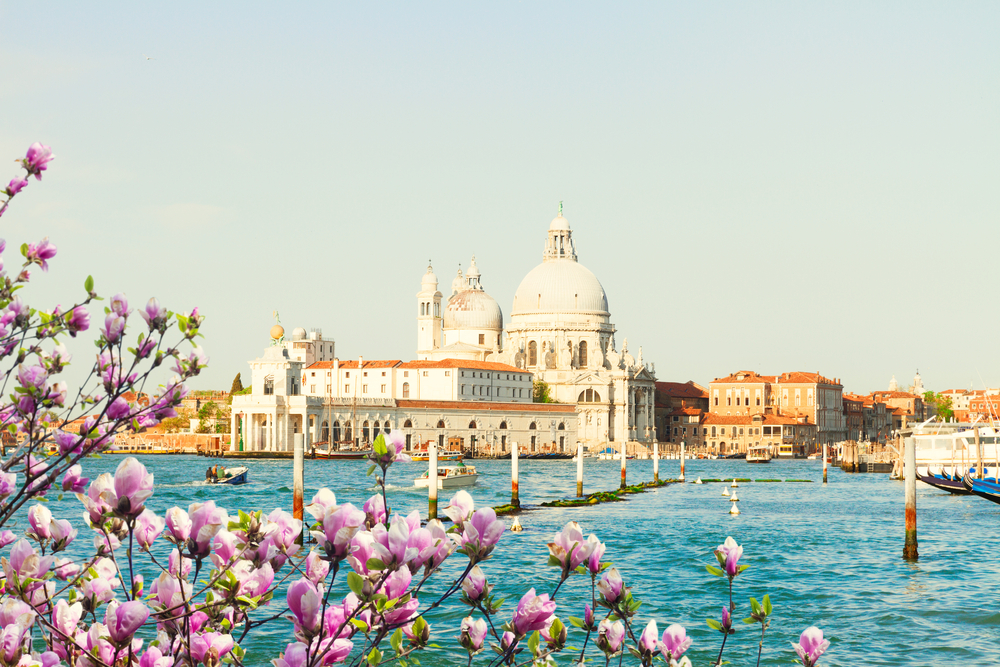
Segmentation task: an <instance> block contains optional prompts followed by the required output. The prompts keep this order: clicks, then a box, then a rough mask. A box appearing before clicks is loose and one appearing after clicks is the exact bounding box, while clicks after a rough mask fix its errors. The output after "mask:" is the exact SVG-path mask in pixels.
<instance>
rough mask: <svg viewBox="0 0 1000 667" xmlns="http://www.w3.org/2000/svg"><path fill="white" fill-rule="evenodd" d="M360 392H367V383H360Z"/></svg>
mask: <svg viewBox="0 0 1000 667" xmlns="http://www.w3.org/2000/svg"><path fill="white" fill-rule="evenodd" d="M361 393H362V394H367V393H368V385H366V384H363V385H361Z"/></svg>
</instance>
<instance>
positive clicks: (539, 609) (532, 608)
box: [511, 588, 556, 638]
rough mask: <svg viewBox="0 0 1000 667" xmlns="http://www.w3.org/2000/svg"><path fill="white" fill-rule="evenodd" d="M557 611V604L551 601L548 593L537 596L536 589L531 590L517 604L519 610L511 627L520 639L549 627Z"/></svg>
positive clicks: (516, 611) (513, 618) (513, 617)
mask: <svg viewBox="0 0 1000 667" xmlns="http://www.w3.org/2000/svg"><path fill="white" fill-rule="evenodd" d="M555 611H556V603H555V601H554V600H549V595H548V593H543V594H542V595H535V589H534V588H532V589H529V590H528V592H527V593H525V594H524V596H523V597H521V600H520V601H519V602H518V603H517V609H515V610H514V614H513V616H512V617H511V627H512V628H513V630H514V633H515V634H516V635H517V636H518V637H519V638H520V637H524V636H525V635H527V634H529V633H531V632H534V631H535V630H541V629H542V628H546V627H548V626H549V624H550V623H552V617H553V616H554V615H555Z"/></svg>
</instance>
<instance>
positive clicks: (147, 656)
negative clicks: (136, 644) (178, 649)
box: [139, 646, 174, 667]
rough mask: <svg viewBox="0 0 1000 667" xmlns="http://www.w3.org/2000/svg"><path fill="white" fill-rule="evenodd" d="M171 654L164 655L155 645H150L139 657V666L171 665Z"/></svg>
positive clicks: (162, 666) (172, 662)
mask: <svg viewBox="0 0 1000 667" xmlns="http://www.w3.org/2000/svg"><path fill="white" fill-rule="evenodd" d="M173 664H174V659H173V657H172V656H165V655H163V652H162V651H160V649H159V648H157V647H156V646H150V647H149V648H147V649H146V652H145V653H143V654H142V657H141V658H139V667H173Z"/></svg>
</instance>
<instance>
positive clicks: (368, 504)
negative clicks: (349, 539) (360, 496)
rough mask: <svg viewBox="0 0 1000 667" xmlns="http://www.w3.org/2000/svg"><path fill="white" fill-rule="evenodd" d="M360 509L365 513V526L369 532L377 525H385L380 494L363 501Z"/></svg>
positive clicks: (383, 502)
mask: <svg viewBox="0 0 1000 667" xmlns="http://www.w3.org/2000/svg"><path fill="white" fill-rule="evenodd" d="M362 509H364V511H365V517H366V519H365V525H367V526H368V529H369V530H371V529H372V528H374V527H375V526H376V525H377V524H380V523H385V517H386V512H385V500H384V499H383V498H382V494H379V493H376V494H375V495H374V496H372V497H371V498H369V499H368V500H366V501H365V504H364V505H362Z"/></svg>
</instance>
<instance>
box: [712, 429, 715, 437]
mask: <svg viewBox="0 0 1000 667" xmlns="http://www.w3.org/2000/svg"><path fill="white" fill-rule="evenodd" d="M712 437H713V438H714V437H715V427H714V426H713V427H712Z"/></svg>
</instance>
